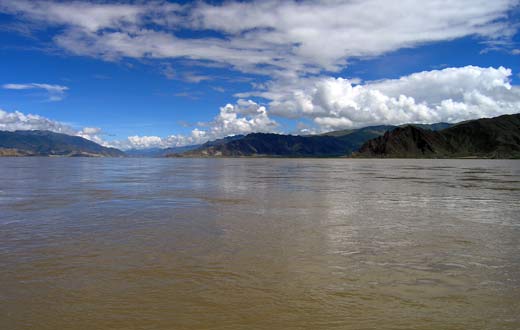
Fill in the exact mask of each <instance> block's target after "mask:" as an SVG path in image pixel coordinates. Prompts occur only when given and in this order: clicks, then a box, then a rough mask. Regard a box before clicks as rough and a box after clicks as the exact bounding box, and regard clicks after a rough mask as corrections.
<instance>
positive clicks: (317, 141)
mask: <svg viewBox="0 0 520 330" xmlns="http://www.w3.org/2000/svg"><path fill="white" fill-rule="evenodd" d="M394 127H395V126H374V127H366V128H362V129H357V130H346V131H336V132H330V133H326V134H323V135H308V136H298V135H283V134H268V133H253V134H249V135H246V136H243V135H238V136H233V137H227V138H224V139H220V140H216V141H211V142H208V143H205V144H203V145H202V146H201V147H200V148H198V149H195V150H192V151H188V152H185V153H183V154H181V156H187V157H190V156H191V157H242V156H260V157H261V156H273V157H338V156H346V155H349V154H351V153H352V152H353V151H355V150H357V149H359V147H360V146H361V145H362V144H363V143H364V142H365V141H367V140H369V139H372V138H374V137H377V136H380V135H382V134H384V133H385V132H386V131H387V130H389V129H392V128H394ZM169 156H171V157H175V156H178V155H169Z"/></svg>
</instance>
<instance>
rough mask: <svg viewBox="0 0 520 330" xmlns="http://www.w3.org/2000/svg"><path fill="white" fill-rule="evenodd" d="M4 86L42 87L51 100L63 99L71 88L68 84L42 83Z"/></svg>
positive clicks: (23, 88) (9, 87) (17, 88)
mask: <svg viewBox="0 0 520 330" xmlns="http://www.w3.org/2000/svg"><path fill="white" fill-rule="evenodd" d="M2 88H3V89H11V90H27V89H41V90H44V91H46V92H47V95H48V100H49V101H61V100H62V99H63V98H64V97H65V92H66V91H67V90H68V89H69V88H68V87H67V86H61V85H51V84H40V83H29V84H4V85H2Z"/></svg>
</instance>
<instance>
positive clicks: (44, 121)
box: [0, 109, 75, 134]
mask: <svg viewBox="0 0 520 330" xmlns="http://www.w3.org/2000/svg"><path fill="white" fill-rule="evenodd" d="M0 130H1V131H16V130H47V131H53V132H57V133H64V134H74V133H75V130H74V129H73V128H72V127H70V126H69V125H66V124H64V123H61V122H58V121H54V120H51V119H48V118H45V117H42V116H39V115H33V114H24V113H22V112H19V111H14V112H7V111H5V110H2V109H0Z"/></svg>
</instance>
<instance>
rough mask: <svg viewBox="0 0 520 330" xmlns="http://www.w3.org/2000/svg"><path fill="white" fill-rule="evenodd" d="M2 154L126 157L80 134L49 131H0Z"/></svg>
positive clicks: (0, 154)
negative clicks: (73, 134)
mask: <svg viewBox="0 0 520 330" xmlns="http://www.w3.org/2000/svg"><path fill="white" fill-rule="evenodd" d="M0 156H66V157H124V156H125V154H124V153H123V152H122V151H121V150H118V149H115V148H107V147H103V146H101V145H99V144H97V143H95V142H92V141H90V140H87V139H84V138H82V137H79V136H71V135H67V134H60V133H54V132H49V131H14V132H8V131H0Z"/></svg>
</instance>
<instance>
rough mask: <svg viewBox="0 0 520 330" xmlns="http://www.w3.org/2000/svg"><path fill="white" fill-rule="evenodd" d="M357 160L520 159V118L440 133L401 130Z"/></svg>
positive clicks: (368, 148)
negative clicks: (376, 158)
mask: <svg viewBox="0 0 520 330" xmlns="http://www.w3.org/2000/svg"><path fill="white" fill-rule="evenodd" d="M355 156H357V157H393V158H458V157H460V158H463V157H479V158H520V114H515V115H504V116H500V117H495V118H484V119H478V120H471V121H466V122H463V123H459V124H456V125H453V126H451V127H449V128H446V129H443V130H440V131H430V130H425V129H422V128H420V127H417V126H411V125H410V126H405V127H399V128H396V129H394V130H393V131H391V132H387V133H385V134H384V135H383V136H380V137H378V138H375V139H372V140H370V141H367V142H366V143H365V144H364V145H363V146H362V147H361V148H360V150H359V152H358V153H356V155H355Z"/></svg>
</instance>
